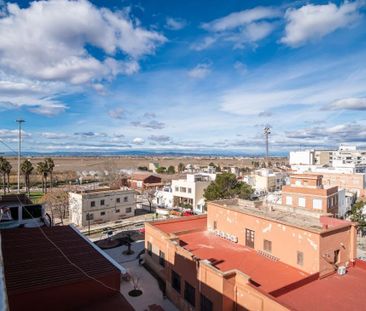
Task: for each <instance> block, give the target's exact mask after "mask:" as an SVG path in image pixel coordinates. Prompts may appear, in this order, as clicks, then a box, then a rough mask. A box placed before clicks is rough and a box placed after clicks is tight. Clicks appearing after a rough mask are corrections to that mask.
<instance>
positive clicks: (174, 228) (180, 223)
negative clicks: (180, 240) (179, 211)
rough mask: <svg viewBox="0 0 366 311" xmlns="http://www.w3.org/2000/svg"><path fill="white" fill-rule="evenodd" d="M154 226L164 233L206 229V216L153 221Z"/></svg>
mask: <svg viewBox="0 0 366 311" xmlns="http://www.w3.org/2000/svg"><path fill="white" fill-rule="evenodd" d="M153 225H154V227H157V228H158V229H159V230H161V231H163V232H165V233H174V234H179V233H181V232H186V231H192V230H197V229H198V230H206V228H207V216H206V215H203V216H188V217H182V218H178V219H172V220H168V221H159V222H155V223H153Z"/></svg>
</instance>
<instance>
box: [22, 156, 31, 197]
mask: <svg viewBox="0 0 366 311" xmlns="http://www.w3.org/2000/svg"><path fill="white" fill-rule="evenodd" d="M20 170H21V172H22V174H23V175H24V185H25V189H26V192H27V193H28V194H29V192H30V190H29V189H30V175H31V174H32V172H33V170H34V167H33V164H32V162H31V161H29V160H28V159H27V160H24V162H23V163H22V164H21V166H20Z"/></svg>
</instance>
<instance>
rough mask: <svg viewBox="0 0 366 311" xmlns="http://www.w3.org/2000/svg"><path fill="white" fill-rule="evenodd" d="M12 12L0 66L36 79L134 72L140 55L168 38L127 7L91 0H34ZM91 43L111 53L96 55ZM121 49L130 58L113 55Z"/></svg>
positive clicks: (1, 24) (3, 27)
mask: <svg viewBox="0 0 366 311" xmlns="http://www.w3.org/2000/svg"><path fill="white" fill-rule="evenodd" d="M7 11H8V13H7V15H5V16H4V17H2V18H0V37H1V38H2V39H1V40H0V53H1V58H0V66H1V68H3V69H4V70H8V71H11V72H14V73H16V74H18V75H20V76H24V77H28V78H32V79H38V80H44V81H66V82H69V83H72V84H81V83H85V82H89V81H92V80H101V79H103V78H106V77H113V76H115V75H117V74H120V73H122V74H132V73H134V72H136V71H137V70H138V68H139V65H138V63H137V60H138V59H139V58H140V57H141V56H143V55H146V54H151V53H154V51H155V49H156V48H157V46H159V45H160V44H162V43H164V42H165V41H166V38H165V37H164V36H163V35H162V34H160V33H158V32H155V31H151V30H146V29H144V28H142V27H141V26H139V24H138V22H136V21H134V20H132V19H131V18H130V17H129V16H128V14H127V13H126V12H112V11H111V10H109V9H106V8H100V9H99V8H97V7H95V6H94V5H92V4H91V3H90V2H88V1H86V0H77V1H69V0H57V1H56V0H51V1H37V2H36V1H34V2H31V4H30V6H29V7H26V8H20V7H19V6H18V5H17V4H14V3H9V4H8V5H7ZM88 45H91V46H94V47H97V48H100V49H101V50H103V51H104V52H105V53H106V55H107V57H106V58H105V59H104V60H99V59H97V58H95V57H94V56H93V55H91V54H90V53H89V52H88V50H87V49H86V46H88ZM24 51H26V53H25V52H24ZM117 52H122V53H123V54H124V55H125V56H126V59H125V60H122V61H121V60H117V59H115V58H113V56H114V55H115V54H116V53H117Z"/></svg>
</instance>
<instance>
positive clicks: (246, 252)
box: [179, 231, 308, 293]
mask: <svg viewBox="0 0 366 311" xmlns="http://www.w3.org/2000/svg"><path fill="white" fill-rule="evenodd" d="M179 239H180V244H181V246H183V247H184V248H185V249H186V250H188V251H189V252H191V253H192V254H194V255H195V256H196V257H198V258H200V259H207V260H209V261H210V262H211V264H212V266H214V267H215V268H217V269H219V270H220V271H222V272H226V271H230V270H234V269H237V270H239V271H241V272H243V273H244V274H246V275H248V276H249V277H250V279H251V281H253V284H256V286H257V287H260V288H261V289H262V290H264V291H265V292H267V293H270V292H272V291H274V290H276V289H278V288H281V287H283V286H285V285H288V284H290V283H294V282H297V281H299V280H302V279H304V278H305V277H307V276H308V274H306V273H305V272H303V271H300V270H298V269H296V268H293V267H291V266H288V265H286V264H284V263H282V262H279V261H275V260H273V259H269V258H267V257H265V256H263V255H261V254H259V253H258V252H257V251H255V250H254V249H251V248H248V247H245V246H242V245H238V244H235V243H233V242H230V241H227V240H225V239H223V238H220V237H218V236H216V235H215V234H213V233H210V232H208V231H201V232H192V233H187V234H182V235H180V236H179ZM269 275H270V276H271V277H268V276H269Z"/></svg>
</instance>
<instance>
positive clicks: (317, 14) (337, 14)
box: [281, 1, 362, 47]
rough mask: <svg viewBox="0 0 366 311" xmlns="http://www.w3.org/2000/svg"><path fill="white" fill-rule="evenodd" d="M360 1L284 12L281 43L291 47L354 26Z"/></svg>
mask: <svg viewBox="0 0 366 311" xmlns="http://www.w3.org/2000/svg"><path fill="white" fill-rule="evenodd" d="M361 5H362V2H361V1H355V2H345V3H343V4H341V5H340V6H337V5H336V4H334V3H328V4H325V5H314V4H307V5H304V6H302V7H301V8H299V9H293V8H290V9H288V10H287V11H286V14H285V19H286V21H287V25H286V30H285V36H284V37H283V38H282V39H281V42H282V43H284V44H287V45H289V46H292V47H297V46H301V45H303V44H305V43H306V42H308V41H314V40H318V39H320V38H322V37H324V36H326V35H328V34H330V33H332V32H334V31H336V30H337V29H340V28H344V27H348V26H351V25H352V24H354V23H355V22H356V21H357V20H358V19H359V18H360V13H359V11H358V9H359V8H360V7H361Z"/></svg>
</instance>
